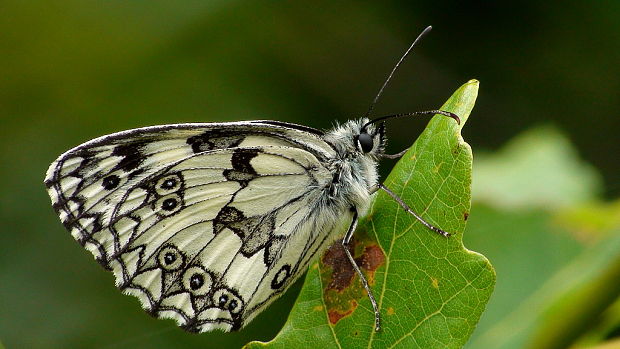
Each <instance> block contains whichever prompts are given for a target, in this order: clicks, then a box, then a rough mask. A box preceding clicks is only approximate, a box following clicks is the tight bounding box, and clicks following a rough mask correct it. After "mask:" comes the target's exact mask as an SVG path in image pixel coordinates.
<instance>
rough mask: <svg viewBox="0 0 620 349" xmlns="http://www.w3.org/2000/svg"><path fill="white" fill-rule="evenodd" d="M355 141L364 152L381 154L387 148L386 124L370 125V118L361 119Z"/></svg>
mask: <svg viewBox="0 0 620 349" xmlns="http://www.w3.org/2000/svg"><path fill="white" fill-rule="evenodd" d="M357 126H358V128H357V129H356V132H355V135H354V137H353V142H354V145H355V148H356V150H357V151H359V152H360V153H362V154H368V155H380V154H382V153H383V150H384V149H385V124H384V123H380V124H379V125H377V126H375V125H369V124H368V119H362V120H360V122H359V124H358V125H357Z"/></svg>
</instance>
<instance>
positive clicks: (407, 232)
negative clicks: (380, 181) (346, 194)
mask: <svg viewBox="0 0 620 349" xmlns="http://www.w3.org/2000/svg"><path fill="white" fill-rule="evenodd" d="M477 93H478V82H477V81H475V80H471V81H469V82H468V83H466V84H465V85H463V86H462V87H461V88H459V89H458V90H457V91H456V92H455V93H454V94H453V95H452V97H451V98H450V99H449V100H448V101H447V102H446V103H445V104H444V106H443V107H442V108H441V110H444V111H448V112H452V113H455V114H457V115H458V116H459V117H460V118H461V124H460V126H459V125H457V124H456V123H454V122H452V121H451V120H449V119H448V118H445V117H443V116H436V117H435V118H433V119H432V120H431V121H430V123H429V125H428V126H427V128H426V130H425V131H424V132H423V133H422V135H421V136H420V137H419V138H418V139H417V141H416V142H415V144H414V145H413V146H412V147H411V148H410V149H409V150H408V152H407V153H406V154H405V155H404V156H403V157H402V158H401V160H400V161H399V162H398V163H397V165H396V166H395V167H394V169H393V171H392V172H391V174H390V175H389V177H388V178H387V180H386V181H385V185H386V186H387V187H388V188H390V189H391V190H392V191H393V192H395V193H396V194H397V195H398V196H399V197H400V198H401V199H402V200H403V201H404V202H406V203H407V204H408V205H409V206H411V207H412V209H413V210H414V211H415V212H417V213H418V214H420V215H422V217H423V218H424V219H425V220H427V221H428V222H430V223H431V224H433V225H435V226H438V227H441V228H442V229H445V230H446V231H449V232H451V233H452V236H450V237H448V238H445V237H442V236H440V235H438V234H434V233H433V232H431V231H430V230H429V229H427V228H426V227H424V226H423V225H422V224H420V222H419V221H417V220H416V219H415V218H414V217H412V216H411V215H410V214H408V213H407V212H405V211H404V210H403V208H402V207H401V206H399V205H398V204H397V203H396V202H395V201H394V200H393V199H392V198H391V197H389V196H388V195H386V194H385V193H381V192H379V193H378V194H377V195H376V197H375V199H374V201H373V203H372V207H371V209H370V212H369V214H368V215H367V216H366V217H365V218H364V219H362V220H361V221H360V226H359V228H358V229H357V232H356V234H355V236H356V238H355V243H354V244H353V245H354V246H353V252H354V256H355V259H356V261H357V262H358V265H360V266H361V268H362V270H363V271H364V274H365V275H366V279H368V281H369V283H370V284H371V287H372V290H373V292H374V294H375V296H376V298H377V302H378V305H379V308H380V312H381V315H382V331H380V332H376V331H374V329H373V323H374V322H373V311H372V307H371V305H370V302H369V300H368V297H367V295H366V293H365V292H364V290H363V288H362V287H361V285H360V282H359V278H357V277H356V276H355V274H354V273H353V272H352V271H351V268H350V264H349V263H348V261H347V259H346V258H344V257H343V256H344V253H342V251H341V250H340V249H339V247H332V248H330V250H328V252H327V253H326V254H325V255H324V257H323V258H322V259H321V261H320V262H319V263H316V264H314V265H313V266H312V267H311V268H310V271H309V272H308V275H307V277H306V281H305V284H304V287H303V288H302V291H301V293H300V295H299V297H298V299H297V302H296V304H295V306H294V308H293V310H292V312H291V314H290V315H289V318H288V320H287V323H286V324H285V326H284V328H283V329H282V330H281V331H280V333H279V334H278V336H277V337H276V338H275V339H274V340H273V341H271V342H269V343H259V342H252V343H250V344H248V345H247V347H248V348H262V347H267V348H297V347H300V348H301V347H308V346H309V345H312V346H314V347H321V348H331V347H337V348H362V347H363V348H460V347H462V346H463V345H464V344H465V342H466V341H467V339H468V338H469V336H470V335H471V333H472V331H473V330H474V327H475V324H476V323H477V322H478V319H479V318H480V315H481V314H482V311H483V310H484V308H485V306H486V303H487V301H488V299H489V297H490V295H491V292H492V290H493V287H494V283H495V273H494V270H493V268H492V267H491V265H490V264H489V262H488V260H487V259H486V258H485V257H484V256H482V255H480V254H477V253H475V252H471V251H469V250H467V249H465V247H464V246H463V244H462V234H463V231H464V228H465V224H466V221H467V217H468V216H469V210H470V199H471V196H470V195H471V194H470V188H471V166H472V153H471V149H470V147H469V145H468V144H467V143H465V142H464V141H463V139H462V137H461V135H460V131H461V128H462V126H463V124H464V123H465V121H466V120H467V117H468V116H469V114H470V112H471V110H472V108H473V106H474V103H475V100H476V96H477ZM335 246H337V245H335Z"/></svg>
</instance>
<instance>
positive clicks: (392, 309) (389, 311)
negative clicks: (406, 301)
mask: <svg viewBox="0 0 620 349" xmlns="http://www.w3.org/2000/svg"><path fill="white" fill-rule="evenodd" d="M394 313H395V312H394V308H392V307H389V308H387V314H388V315H394Z"/></svg>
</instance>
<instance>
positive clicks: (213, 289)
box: [45, 27, 459, 332]
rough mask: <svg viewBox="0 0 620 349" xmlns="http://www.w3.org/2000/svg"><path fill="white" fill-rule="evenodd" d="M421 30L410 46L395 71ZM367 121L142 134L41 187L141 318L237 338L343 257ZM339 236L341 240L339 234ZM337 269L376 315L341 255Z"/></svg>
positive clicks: (357, 198)
mask: <svg viewBox="0 0 620 349" xmlns="http://www.w3.org/2000/svg"><path fill="white" fill-rule="evenodd" d="M428 30H430V27H428V28H427V29H426V30H425V31H424V32H423V33H422V34H420V36H419V37H418V38H417V39H416V40H415V41H414V43H413V44H412V45H411V46H410V47H409V49H408V50H407V52H406V53H405V55H403V57H402V58H401V60H400V61H399V62H398V64H397V65H396V66H395V67H394V69H393V70H392V73H391V74H390V76H389V77H388V80H387V81H386V82H385V83H384V85H383V87H382V88H381V90H380V92H379V94H378V95H377V97H376V98H375V101H374V102H373V105H374V103H376V101H377V98H378V96H379V95H380V94H381V91H382V90H383V88H384V87H385V86H386V84H387V82H388V81H389V79H390V78H391V76H392V74H393V73H394V71H395V70H396V68H397V67H398V66H399V64H400V62H402V60H403V59H404V58H405V56H406V55H407V54H408V53H409V52H410V50H411V49H412V48H413V46H414V45H415V44H416V42H417V41H418V40H419V38H420V37H421V36H422V35H423V34H424V33H426V32H427V31H428ZM371 111H372V106H371V108H370V109H369V111H368V113H367V115H366V116H365V117H362V118H360V119H358V120H351V121H348V122H346V123H344V124H342V125H340V126H336V127H335V128H333V129H331V130H328V131H322V130H319V129H315V128H312V127H308V126H303V125H297V124H292V123H287V122H281V121H270V120H261V121H239V122H226V123H188V124H172V125H163V126H152V127H145V128H138V129H133V130H128V131H123V132H118V133H114V134H110V135H106V136H103V137H99V138H96V139H93V140H91V141H89V142H86V143H84V144H82V145H79V146H77V147H75V148H73V149H71V150H69V151H67V152H65V153H64V154H62V155H60V157H58V159H56V161H54V162H53V163H52V164H51V166H50V167H49V170H48V171H47V174H46V177H45V185H46V187H47V191H48V193H49V195H50V197H51V200H52V205H53V207H54V209H55V210H56V212H57V214H58V215H59V217H60V220H61V222H62V223H63V225H64V226H65V227H66V229H67V230H69V232H70V233H71V235H72V236H73V238H75V240H77V241H78V242H79V243H80V245H82V246H83V247H84V248H86V249H87V250H88V251H90V252H91V253H92V254H93V255H94V257H95V259H96V260H97V261H98V262H99V263H100V264H101V265H102V266H103V267H104V268H106V269H108V270H110V271H112V272H113V273H114V276H115V280H116V286H117V287H118V288H119V289H121V290H122V291H123V292H124V293H126V294H130V295H133V296H136V297H137V298H138V299H139V300H140V302H141V304H142V306H143V307H144V309H145V310H146V311H147V312H149V313H150V314H152V315H154V316H157V317H160V318H172V319H175V320H176V321H177V323H178V324H179V326H181V327H182V328H183V329H185V330H187V331H190V332H206V331H211V330H214V329H220V330H224V331H231V330H238V329H240V328H242V327H243V326H245V325H246V324H248V323H249V322H250V321H251V320H252V319H253V318H254V317H255V316H256V315H258V314H259V313H260V312H261V311H262V310H263V309H265V308H266V307H267V306H268V305H269V304H270V303H271V302H273V301H274V300H275V299H276V298H277V297H278V296H280V295H281V294H283V293H284V292H285V291H286V290H287V288H288V287H289V286H290V285H291V284H292V283H293V282H294V281H295V280H296V279H298V278H299V277H300V276H301V275H303V273H304V272H305V271H306V270H307V268H308V265H309V264H310V263H311V262H312V261H314V260H315V259H316V258H317V257H318V256H320V255H321V254H322V252H323V251H325V250H326V249H327V248H328V247H329V246H330V245H331V244H333V243H334V242H336V241H339V243H341V244H342V245H343V246H345V247H347V246H348V244H349V243H350V241H351V238H352V236H353V233H354V231H355V228H356V226H357V222H358V218H359V217H362V216H363V215H364V214H366V212H367V210H368V208H369V203H370V201H371V196H372V195H373V194H374V193H375V192H376V191H378V190H383V191H385V192H386V193H388V194H389V195H390V196H392V197H393V198H394V199H395V200H396V201H397V202H398V203H399V204H400V205H401V206H402V207H403V208H404V209H405V210H407V211H408V212H409V213H411V214H413V215H414V216H415V217H416V218H417V219H418V220H420V221H421V222H422V223H423V224H424V225H426V226H427V227H428V228H430V229H432V230H434V231H435V232H437V233H440V234H442V235H444V236H448V235H449V234H448V233H446V232H445V231H443V230H441V229H439V228H437V227H434V226H432V225H430V224H428V223H427V222H425V221H424V220H423V219H422V218H421V217H419V216H418V215H416V214H415V212H413V211H412V210H411V209H410V208H409V207H408V206H407V204H406V203H404V202H403V201H402V200H401V199H400V198H398V196H396V195H395V194H394V193H392V192H391V191H390V190H389V189H388V188H386V187H385V186H384V185H383V184H381V183H380V182H379V175H378V173H377V165H378V161H379V160H380V159H382V158H396V157H399V156H400V155H402V154H403V153H399V154H396V155H388V154H386V153H385V142H386V135H385V127H384V121H385V120H386V119H389V118H397V117H406V116H415V115H422V114H429V115H432V114H442V115H446V116H448V117H451V118H453V119H455V120H456V121H457V122H458V121H459V118H458V116H456V115H454V114H452V113H449V112H445V111H441V110H431V111H424V112H415V113H405V114H397V115H389V116H384V117H380V118H376V119H374V120H370V119H369V118H368V117H367V116H368V115H369V114H370V112H371ZM343 233H344V235H343ZM344 251H345V252H346V254H347V257H348V259H349V262H350V263H351V265H352V266H353V267H354V269H355V271H356V272H357V275H359V277H360V280H361V282H362V284H363V286H364V288H365V289H366V291H367V292H368V295H369V297H370V300H371V303H372V306H373V308H374V311H375V329H376V330H379V329H380V313H379V310H378V307H377V302H376V301H375V298H374V296H373V294H372V290H371V289H370V287H369V286H368V283H367V281H366V279H365V277H364V275H363V273H362V272H361V271H360V269H359V267H358V266H357V265H356V262H355V260H354V259H353V257H352V255H351V253H350V252H349V250H348V248H344Z"/></svg>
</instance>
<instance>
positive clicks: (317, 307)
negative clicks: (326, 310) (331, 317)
mask: <svg viewBox="0 0 620 349" xmlns="http://www.w3.org/2000/svg"><path fill="white" fill-rule="evenodd" d="M312 310H314V311H323V306H322V305H317V306H316V307H314V308H312Z"/></svg>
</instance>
